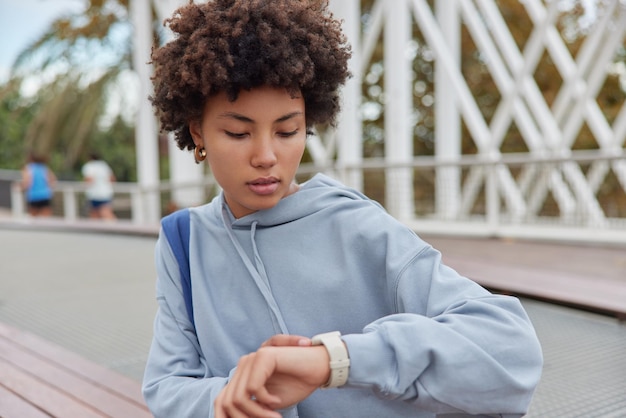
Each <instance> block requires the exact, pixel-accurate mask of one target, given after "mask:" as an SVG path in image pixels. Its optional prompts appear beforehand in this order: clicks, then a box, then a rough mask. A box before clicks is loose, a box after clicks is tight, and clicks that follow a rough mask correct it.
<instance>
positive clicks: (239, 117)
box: [219, 111, 303, 123]
mask: <svg viewBox="0 0 626 418" xmlns="http://www.w3.org/2000/svg"><path fill="white" fill-rule="evenodd" d="M302 114H303V113H302V112H300V111H295V112H291V113H287V114H286V115H283V116H281V117H279V118H278V119H276V120H275V121H274V123H277V122H284V121H286V120H289V119H291V118H293V117H296V116H299V115H302ZM219 117H220V118H231V119H236V120H238V121H240V122H245V123H254V120H253V119H251V118H249V117H247V116H244V115H241V114H239V113H235V112H225V113H222V114H221V115H219Z"/></svg>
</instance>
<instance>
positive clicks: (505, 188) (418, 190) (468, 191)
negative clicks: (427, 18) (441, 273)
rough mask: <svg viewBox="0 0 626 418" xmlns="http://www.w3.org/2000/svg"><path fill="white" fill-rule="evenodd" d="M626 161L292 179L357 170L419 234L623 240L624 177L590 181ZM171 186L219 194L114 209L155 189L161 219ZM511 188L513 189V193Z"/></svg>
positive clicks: (18, 196) (425, 166) (69, 192)
mask: <svg viewBox="0 0 626 418" xmlns="http://www.w3.org/2000/svg"><path fill="white" fill-rule="evenodd" d="M624 164H626V151H624V150H617V151H615V152H613V153H608V152H606V151H601V150H590V151H571V152H570V153H569V155H563V156H557V155H532V154H528V153H523V154H522V153H520V154H515V153H510V154H502V155H500V156H499V157H498V158H497V159H488V158H486V157H485V156H484V155H464V156H460V157H458V158H455V159H449V160H443V159H437V158H435V157H430V156H428V157H415V158H413V159H412V160H411V161H410V162H406V163H402V164H399V163H398V164H391V163H390V162H389V161H386V160H385V159H383V158H380V159H376V158H371V159H367V160H364V161H363V162H362V163H361V164H355V165H344V166H341V167H339V166H337V165H336V164H335V165H329V166H321V165H318V164H312V163H311V164H302V165H301V167H300V170H299V172H298V176H297V179H298V181H305V180H307V179H308V178H310V177H311V176H312V175H314V174H315V173H317V172H324V173H326V174H329V175H331V176H333V177H336V178H338V179H340V180H341V179H344V178H347V177H350V176H353V175H354V173H359V175H362V176H363V184H364V187H363V189H364V190H363V191H364V192H365V194H367V195H368V196H369V197H371V198H372V199H374V200H377V201H379V202H380V203H381V204H382V205H383V206H385V207H387V208H389V207H402V206H405V207H406V206H412V207H413V208H414V212H413V213H410V214H408V216H407V215H406V214H404V215H402V214H397V213H391V214H392V215H393V216H395V217H396V218H398V219H399V220H400V221H402V222H404V223H406V224H407V225H409V226H411V227H412V228H413V229H415V230H416V231H418V232H423V233H424V232H426V233H434V234H446V235H457V236H458V235H473V236H493V237H524V238H534V239H551V240H567V241H584V242H590V241H599V242H619V243H626V191H625V190H626V179H625V178H620V177H619V176H617V175H615V176H613V177H611V178H608V179H607V178H606V176H604V177H602V179H601V180H602V181H598V180H596V179H594V173H596V172H597V171H598V170H600V171H604V170H605V169H604V167H609V168H610V167H616V166H621V165H624ZM572 165H574V166H575V167H576V169H578V170H580V171H581V172H583V173H586V176H587V177H586V180H587V181H586V184H587V186H588V187H587V188H586V189H584V190H585V191H588V192H591V193H592V194H593V196H588V194H589V193H583V192H581V190H580V189H577V184H575V183H573V182H569V181H568V179H567V176H566V172H567V170H569V169H570V168H571V166H572ZM450 169H453V170H458V172H459V173H460V178H461V181H462V187H461V188H460V190H461V195H460V196H456V197H455V198H456V199H458V200H459V201H460V202H461V204H460V205H458V209H456V210H454V211H450V210H448V208H446V207H442V205H440V204H438V200H439V199H443V200H444V201H445V200H446V198H445V196H444V197H442V193H450V190H458V188H457V187H453V188H450V189H447V188H446V187H445V184H442V182H441V181H440V179H439V178H438V177H439V176H440V173H442V172H443V171H444V170H450ZM395 170H404V171H406V170H410V171H411V173H412V176H413V179H414V180H413V186H414V187H413V192H412V193H408V194H405V193H402V192H395V193H389V191H388V190H386V188H387V187H389V186H388V182H387V181H386V180H387V179H388V178H389V176H393V173H394V171H395ZM502 170H506V171H507V172H508V173H510V178H512V179H513V181H511V182H506V183H504V182H502V181H501V179H502V177H501V176H498V175H497V174H498V172H501V171H502ZM615 171H616V172H619V171H617V170H615ZM444 177H446V176H444ZM174 188H176V189H177V190H180V189H181V188H195V189H197V188H202V189H203V195H204V196H205V198H204V202H207V201H209V200H210V199H211V198H212V197H213V196H215V194H216V193H217V192H218V191H219V186H218V185H217V184H216V182H215V180H214V178H213V177H210V176H209V177H206V178H205V179H204V180H203V181H202V182H190V183H176V184H173V183H171V182H162V183H161V184H160V185H159V187H158V188H157V189H156V190H154V189H150V190H146V189H142V188H141V187H140V186H139V185H138V184H136V183H116V184H115V185H114V189H115V199H114V209H115V210H116V212H118V213H119V214H120V215H121V216H120V217H121V218H128V219H129V220H130V221H131V222H133V223H135V224H143V223H145V220H144V217H143V215H142V214H143V213H144V212H145V208H144V205H145V203H144V202H145V201H146V199H145V196H147V195H148V194H150V193H154V192H155V191H156V192H158V194H159V196H160V202H161V208H160V210H161V213H162V214H165V213H168V212H170V211H171V210H173V209H175V208H176V207H175V206H173V205H172V203H171V197H170V195H171V191H172V190H173V189H174ZM511 189H515V190H514V193H512V192H513V191H512V190H511ZM85 191H86V184H85V183H83V182H67V181H60V182H58V184H57V186H56V188H55V198H54V204H55V214H56V215H57V216H60V217H63V218H64V219H66V220H68V221H72V220H76V219H78V218H81V217H85V216H86V214H85V212H86V211H84V210H81V208H83V207H86V202H87V200H86V198H85ZM511 196H516V198H515V199H513V198H511ZM390 199H393V200H394V202H390ZM403 199H404V200H406V199H411V202H410V205H406V204H405V203H406V202H404V203H403ZM11 200H12V214H13V216H14V217H23V216H25V212H26V211H25V209H26V207H25V201H24V195H23V191H22V190H21V188H20V187H19V184H18V183H17V182H16V183H14V184H13V187H12V199H11ZM204 202H199V203H198V204H202V203H204Z"/></svg>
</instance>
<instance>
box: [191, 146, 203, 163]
mask: <svg viewBox="0 0 626 418" xmlns="http://www.w3.org/2000/svg"><path fill="white" fill-rule="evenodd" d="M193 156H194V158H195V159H196V164H200V161H204V159H205V158H206V150H205V149H204V147H198V146H196V147H195V148H194V149H193Z"/></svg>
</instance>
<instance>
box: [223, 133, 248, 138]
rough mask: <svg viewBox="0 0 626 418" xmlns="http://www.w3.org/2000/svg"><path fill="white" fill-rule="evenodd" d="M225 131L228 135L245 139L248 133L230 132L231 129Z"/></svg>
mask: <svg viewBox="0 0 626 418" xmlns="http://www.w3.org/2000/svg"><path fill="white" fill-rule="evenodd" d="M224 133H225V134H226V135H227V136H230V137H231V138H235V139H243V138H245V137H246V135H247V134H246V133H238V132H229V131H224Z"/></svg>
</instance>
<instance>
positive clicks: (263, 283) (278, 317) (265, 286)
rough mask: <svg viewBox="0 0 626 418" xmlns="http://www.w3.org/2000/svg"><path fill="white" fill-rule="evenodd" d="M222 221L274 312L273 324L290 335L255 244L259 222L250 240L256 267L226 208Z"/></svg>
mask: <svg viewBox="0 0 626 418" xmlns="http://www.w3.org/2000/svg"><path fill="white" fill-rule="evenodd" d="M222 220H223V222H224V226H225V228H226V232H227V233H228V237H229V238H230V240H231V242H232V243H233V245H234V246H235V249H236V250H237V253H238V254H239V257H240V258H241V260H242V261H243V264H244V265H245V266H246V269H247V270H248V272H250V275H252V278H253V279H254V282H255V284H256V285H257V287H258V288H259V290H260V291H261V294H262V295H263V298H264V299H265V302H266V303H267V305H268V307H269V308H270V310H271V312H272V314H273V315H272V316H273V318H272V322H273V323H274V327H275V328H276V329H277V330H279V331H280V333H282V334H289V330H287V324H285V321H284V319H283V316H282V314H281V313H280V309H279V308H278V304H277V303H276V300H275V299H274V295H273V294H272V289H271V288H270V282H269V278H268V277H267V272H266V271H265V266H264V265H263V261H262V260H261V256H260V254H259V251H258V250H257V246H256V242H255V234H256V226H257V222H256V221H255V222H253V223H252V227H251V231H250V239H251V240H252V249H253V251H254V261H255V265H253V264H252V261H251V260H250V258H249V257H248V255H247V254H246V252H245V251H244V249H243V248H242V247H241V244H240V243H239V241H238V240H237V237H235V235H234V233H233V231H232V228H231V225H230V222H229V217H228V213H227V210H226V208H224V207H222Z"/></svg>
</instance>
